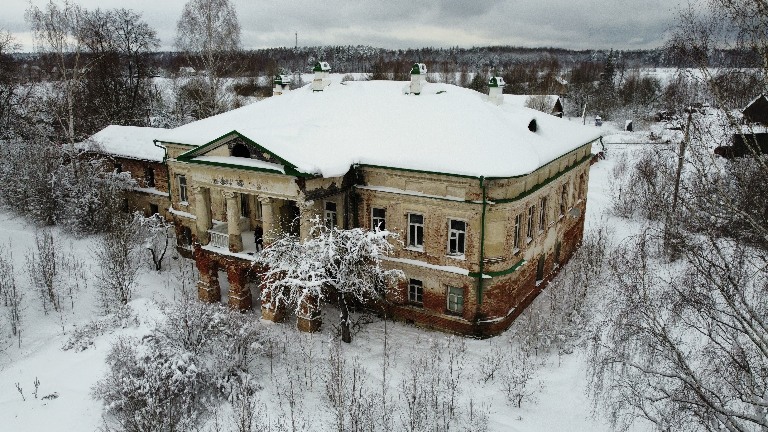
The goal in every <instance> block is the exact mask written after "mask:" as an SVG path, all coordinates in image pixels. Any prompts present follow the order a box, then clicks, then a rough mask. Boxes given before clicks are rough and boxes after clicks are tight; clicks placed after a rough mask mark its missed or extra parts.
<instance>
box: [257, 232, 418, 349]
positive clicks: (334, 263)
mask: <svg viewBox="0 0 768 432" xmlns="http://www.w3.org/2000/svg"><path fill="white" fill-rule="evenodd" d="M313 223H314V226H313V227H312V230H311V235H310V236H309V238H308V239H306V240H304V241H299V240H298V239H297V238H295V237H292V236H289V235H284V236H282V237H280V238H278V239H277V240H276V241H275V242H274V243H272V245H270V246H269V247H268V248H266V249H265V250H264V251H263V252H262V253H261V254H259V256H258V257H257V258H256V262H257V263H258V264H261V265H264V266H265V267H266V272H265V277H264V279H263V280H264V282H263V284H262V285H263V286H262V304H265V305H269V307H270V308H273V309H280V308H293V309H294V311H295V313H296V315H297V316H300V317H311V316H313V314H316V313H317V307H318V305H319V304H320V303H321V302H324V301H333V300H335V301H336V302H337V303H338V306H339V309H340V313H341V317H340V318H341V321H340V324H341V329H342V340H343V341H344V342H351V340H352V336H351V334H350V329H349V326H350V323H349V307H350V306H351V305H353V304H367V303H369V302H370V301H372V300H380V299H383V298H384V292H385V289H386V287H388V286H390V284H392V283H394V282H395V281H396V280H397V279H400V278H402V277H403V274H402V272H401V271H400V270H385V269H384V268H382V265H381V261H382V257H383V256H385V255H388V254H390V253H391V252H392V250H393V246H392V244H391V243H390V242H389V239H396V238H397V236H396V235H395V234H394V233H391V232H389V231H380V230H375V231H367V230H363V229H361V228H354V229H350V230H341V229H338V228H335V227H333V228H327V227H325V226H323V225H322V224H321V223H320V221H319V219H316V220H315V221H314V222H313Z"/></svg>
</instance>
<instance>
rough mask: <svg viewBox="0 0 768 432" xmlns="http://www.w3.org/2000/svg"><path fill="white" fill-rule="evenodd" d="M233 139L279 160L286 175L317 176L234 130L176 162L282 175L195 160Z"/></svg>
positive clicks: (263, 169) (239, 166)
mask: <svg viewBox="0 0 768 432" xmlns="http://www.w3.org/2000/svg"><path fill="white" fill-rule="evenodd" d="M228 137H232V138H235V137H237V138H240V139H242V140H243V141H245V142H247V143H248V144H250V145H252V146H254V147H256V148H257V149H259V150H260V151H263V152H267V153H269V154H271V155H272V156H273V157H274V158H275V159H277V160H279V161H280V162H281V163H282V164H283V165H284V166H285V174H287V175H292V176H294V177H315V174H308V173H305V172H302V171H300V170H298V169H297V168H296V165H294V164H292V163H290V162H288V161H287V160H285V159H283V158H281V157H280V156H278V155H276V154H275V153H274V152H273V151H272V150H269V149H266V148H264V147H263V146H261V145H259V144H258V143H257V142H255V141H253V140H252V139H250V138H248V137H247V136H245V135H243V134H241V133H240V132H238V131H236V130H233V131H232V132H228V133H226V134H224V135H222V136H220V137H218V138H216V139H214V140H212V141H211V142H209V143H207V144H203V145H201V146H199V147H196V148H193V149H192V150H190V151H188V152H186V153H182V154H180V155H179V156H178V157H177V158H176V160H179V161H182V162H191V163H206V164H208V165H218V166H226V167H229V168H237V169H244V170H249V171H262V172H277V173H279V174H282V173H281V172H279V171H274V170H269V169H265V168H255V167H244V166H242V165H230V164H224V163H218V162H209V161H198V160H193V159H194V158H195V157H197V156H200V155H202V154H203V153H205V152H206V151H208V150H211V149H214V148H217V147H219V146H222V145H224V144H226V143H227V141H228V140H226V138H228Z"/></svg>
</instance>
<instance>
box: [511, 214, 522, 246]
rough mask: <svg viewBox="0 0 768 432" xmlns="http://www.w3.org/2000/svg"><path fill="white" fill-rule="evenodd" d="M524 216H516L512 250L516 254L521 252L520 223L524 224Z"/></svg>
mask: <svg viewBox="0 0 768 432" xmlns="http://www.w3.org/2000/svg"><path fill="white" fill-rule="evenodd" d="M522 219H523V215H521V214H518V215H517V216H515V237H514V240H513V241H512V248H513V249H514V251H515V252H517V251H519V250H520V223H521V222H522Z"/></svg>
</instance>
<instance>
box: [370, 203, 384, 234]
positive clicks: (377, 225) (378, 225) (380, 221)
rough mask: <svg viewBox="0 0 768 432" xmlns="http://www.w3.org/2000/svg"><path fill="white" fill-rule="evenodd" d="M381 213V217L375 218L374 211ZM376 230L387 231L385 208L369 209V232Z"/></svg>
mask: <svg viewBox="0 0 768 432" xmlns="http://www.w3.org/2000/svg"><path fill="white" fill-rule="evenodd" d="M377 210H380V211H381V212H382V215H381V216H376V211H377ZM376 229H378V230H380V231H384V230H386V229H387V209H386V207H371V230H372V231H375V230H376Z"/></svg>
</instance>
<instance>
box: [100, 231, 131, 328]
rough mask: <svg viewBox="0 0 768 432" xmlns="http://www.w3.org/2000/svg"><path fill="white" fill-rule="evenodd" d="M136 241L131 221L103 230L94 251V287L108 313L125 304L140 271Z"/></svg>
mask: <svg viewBox="0 0 768 432" xmlns="http://www.w3.org/2000/svg"><path fill="white" fill-rule="evenodd" d="M139 250H140V248H139V244H138V242H137V241H136V236H135V233H134V232H133V229H132V227H131V225H130V224H128V223H125V224H123V225H122V226H120V227H117V228H115V229H114V230H112V231H110V232H108V233H106V234H104V236H103V237H102V238H101V240H100V242H99V245H98V246H97V249H96V251H95V258H96V261H97V263H98V272H99V274H97V275H96V277H97V281H96V287H97V289H98V293H99V301H100V304H101V308H102V311H103V312H104V313H110V312H112V311H114V310H115V309H116V308H117V307H120V306H122V305H125V304H127V303H128V302H129V301H130V300H131V298H132V297H133V289H134V287H135V284H136V278H137V277H138V273H139V268H140V264H139V260H140V258H139Z"/></svg>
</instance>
